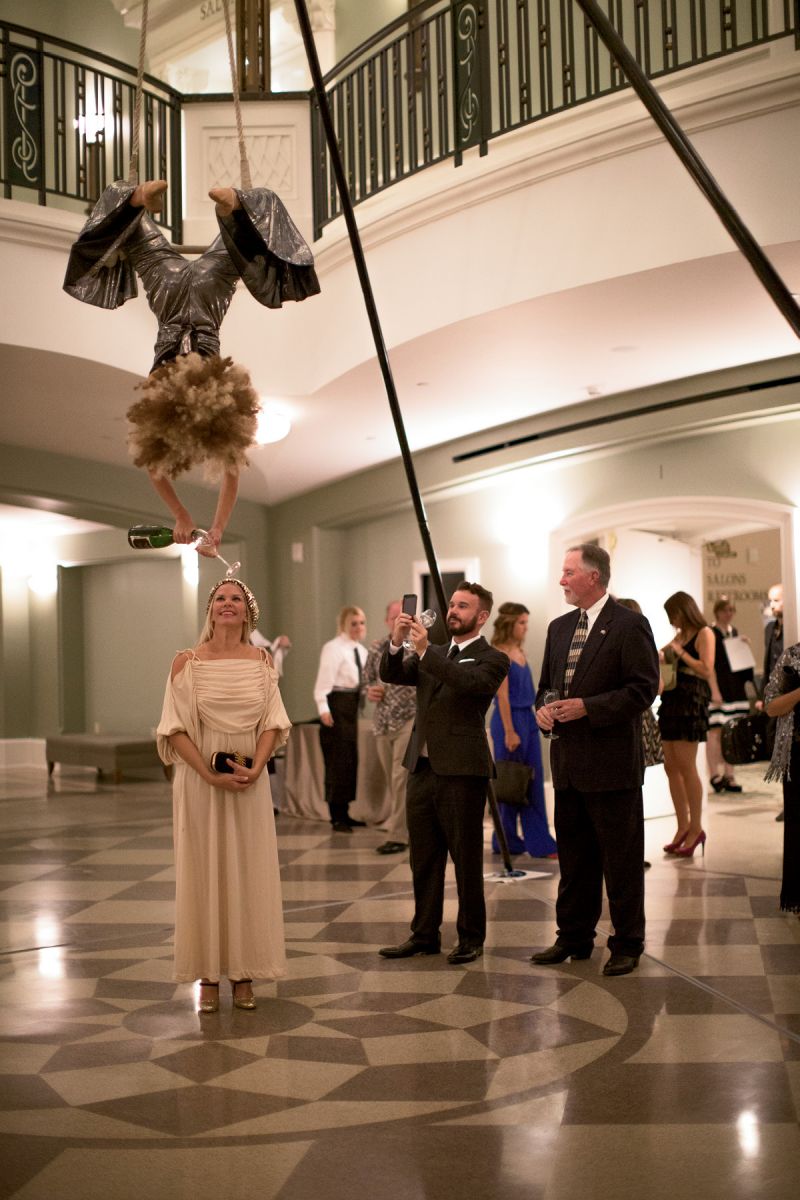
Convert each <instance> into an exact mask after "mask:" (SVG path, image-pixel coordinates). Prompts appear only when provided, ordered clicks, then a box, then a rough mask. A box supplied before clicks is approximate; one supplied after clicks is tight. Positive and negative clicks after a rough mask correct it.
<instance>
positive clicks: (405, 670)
mask: <svg viewBox="0 0 800 1200" xmlns="http://www.w3.org/2000/svg"><path fill="white" fill-rule="evenodd" d="M449 649H450V646H449V643H448V645H446V646H429V647H428V649H427V650H426V652H425V654H424V655H423V657H422V658H421V659H420V658H418V657H417V655H416V654H412V655H411V656H410V657H409V658H406V659H404V658H403V654H402V653H400V654H390V652H389V647H388V645H387V647H386V649H385V650H384V652H383V657H382V658H381V666H380V675H381V679H382V680H384V682H385V683H401V684H406V685H410V686H411V687H415V688H416V689H417V716H416V720H415V722H414V729H413V731H412V733H411V740H410V741H409V743H408V750H407V751H406V756H405V759H404V765H405V766H406V767H407V768H408V770H409V771H414V770H415V769H416V766H417V761H418V759H419V756H420V752H421V750H422V747H423V746H426V747H427V754H428V759H429V761H430V764H431V769H432V770H433V771H434V772H435V773H436V774H437V775H479V776H483V777H484V778H486V779H488V778H490V777H492V776H493V775H494V762H493V761H492V755H491V753H490V751H489V742H488V739H487V737H486V711H487V709H488V707H489V705H490V704H491V702H492V697H493V696H494V694H495V692H496V691H497V689H498V688H499V687H500V684H501V683H502V682H503V680H504V679H505V677H506V675H507V674H508V668H509V666H510V663H509V661H508V657H507V656H506V655H505V654H502V653H501V652H500V651H499V650H495V649H494V648H493V647H492V646H490V645H489V644H488V642H487V641H486V639H485V638H483V637H480V638H478V640H477V641H475V642H471V643H470V645H469V646H467V648H466V650H465V651H464V653H463V657H462V656H459V657H458V658H457V659H454V660H452V661H451V660H450V659H448V657H447V652H448V650H449Z"/></svg>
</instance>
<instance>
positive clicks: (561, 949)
mask: <svg viewBox="0 0 800 1200" xmlns="http://www.w3.org/2000/svg"><path fill="white" fill-rule="evenodd" d="M591 956H592V947H591V946H582V947H581V948H580V949H579V950H576V949H570V947H569V946H561V945H560V944H559V943H558V942H556V943H555V945H554V946H550V947H548V949H547V950H538V951H537V952H536V953H535V954H532V955H531V962H532V963H538V964H539V966H542V967H552V966H555V964H556V963H562V962H566V961H567V959H568V958H591Z"/></svg>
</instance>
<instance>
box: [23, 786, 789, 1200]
mask: <svg viewBox="0 0 800 1200" xmlns="http://www.w3.org/2000/svg"><path fill="white" fill-rule="evenodd" d="M743 781H744V782H745V784H746V790H745V793H744V794H743V795H742V796H741V797H733V796H723V797H712V798H710V799H709V801H708V805H707V814H706V828H707V830H708V834H709V841H708V846H707V853H706V855H705V857H704V858H701V857H695V858H694V859H693V860H691V861H686V860H681V861H676V860H675V859H672V858H667V857H666V856H664V855H663V854H662V853H661V849H660V848H661V844H662V843H663V842H665V841H667V840H668V839H669V837H670V836H671V834H672V832H673V825H672V822H671V821H667V820H657V821H651V822H648V826H647V841H648V858H649V859H650V860H651V861H652V863H653V867H652V870H650V871H649V872H648V879H647V885H648V891H647V913H648V941H647V953H646V955H645V956H644V957H643V959H642V961H641V965H640V968H639V970H638V972H637V973H636V974H634V975H631V976H627V977H624V978H621V979H605V978H604V977H603V976H602V974H601V966H602V962H603V960H604V958H605V952H604V951H601V949H600V947H599V946H598V949H597V950H596V951H595V953H594V955H593V956H592V958H591V959H590V960H588V961H586V962H579V963H571V964H570V963H567V964H564V965H562V966H560V967H558V968H546V967H534V966H532V965H531V963H530V962H529V960H528V959H529V954H530V952H531V949H532V948H535V947H542V946H545V945H549V944H550V942H551V941H552V940H553V933H554V899H555V894H556V889H557V884H558V871H557V865H556V864H554V863H551V862H546V861H533V860H530V859H525V860H521V859H518V860H516V864H515V865H518V866H521V867H526V868H527V869H528V870H529V871H530V872H531V874H530V875H528V876H527V877H526V878H524V879H520V880H514V881H513V882H512V881H508V880H503V879H499V878H494V877H493V873H495V872H497V871H498V867H499V863H498V860H497V859H496V858H494V857H493V856H492V855H491V854H490V853H489V852H488V835H489V830H488V828H487V831H486V832H487V854H486V871H487V876H488V878H487V899H488V909H489V917H490V926H489V937H488V942H487V948H486V954H485V956H484V957H483V958H482V959H481V960H479V961H478V962H476V963H474V964H471V965H470V966H468V967H466V968H465V967H453V966H449V965H448V964H447V962H446V959H445V956H444V955H442V956H439V957H428V958H415V959H410V960H403V961H400V962H389V961H386V960H384V959H381V958H380V957H379V956H378V955H377V953H376V951H377V949H378V947H379V946H382V945H386V944H387V943H392V942H396V941H401V940H403V939H404V937H405V936H406V933H407V929H408V921H409V918H410V915H411V898H410V896H411V892H410V873H409V868H408V861H407V856H406V855H396V856H389V857H383V856H378V855H376V854H375V848H376V847H377V846H378V845H379V844H381V843H382V842H383V841H385V835H384V834H381V833H379V832H378V831H375V830H370V829H367V830H358V831H356V833H355V834H353V835H352V836H351V837H345V836H343V835H333V834H331V833H330V832H329V830H328V827H327V826H325V825H319V824H314V823H310V822H303V821H299V820H292V819H289V818H286V817H280V818H279V819H278V831H279V845H280V858H281V874H282V881H283V895H284V901H285V912H286V921H287V938H288V948H289V973H288V976H287V977H286V978H285V979H284V980H281V981H280V982H278V983H260V984H258V985H257V987H256V993H257V996H258V999H259V1007H258V1009H257V1010H256V1011H255V1012H253V1013H248V1012H242V1011H239V1010H233V1009H232V1008H231V1005H230V995H229V992H228V991H227V989H226V988H225V987H224V985H223V989H222V999H221V1011H220V1012H219V1014H214V1015H205V1016H200V1015H198V1014H197V1013H196V1012H195V995H194V989H193V988H192V987H190V986H187V985H176V984H175V983H173V982H172V980H171V953H172V946H171V938H172V898H173V879H174V875H173V868H172V834H171V799H170V793H169V789H168V785H166V784H165V783H164V782H163V781H157V779H156V777H155V775H151V776H148V775H142V776H141V777H139V778H135V779H132V780H131V781H128V782H125V783H123V784H122V785H121V786H118V787H114V786H111V785H110V784H104V783H102V782H98V781H97V780H96V779H95V777H94V775H93V774H92V773H91V772H84V771H79V770H75V771H72V772H68V771H65V772H64V773H62V774H61V775H60V776H59V777H57V782H56V786H55V789H54V790H51V791H49V792H48V791H47V790H46V784H45V780H44V777H43V776H42V775H39V774H37V773H36V772H19V773H17V774H13V773H11V772H6V773H5V774H0V920H2V930H1V931H0V946H2V951H1V952H0V998H1V1000H2V1003H1V1004H0V1162H1V1163H2V1170H1V1171H0V1196H2V1197H12V1196H13V1197H15V1198H18V1200H44V1198H45V1197H46V1198H47V1200H53V1198H57V1200H100V1198H101V1197H102V1200H108V1198H109V1197H113V1198H114V1200H129V1198H130V1200H133V1198H134V1197H136V1198H137V1200H140V1198H146V1200H147V1198H152V1197H157V1198H160V1197H162V1196H163V1197H182V1196H191V1197H193V1200H205V1198H206V1197H212V1196H213V1197H214V1198H215V1200H216V1198H217V1197H218V1196H220V1195H225V1194H233V1195H236V1196H238V1195H248V1194H251V1195H253V1196H258V1197H259V1198H260V1200H261V1198H263V1200H289V1197H291V1198H292V1200H306V1198H307V1197H308V1198H311V1197H313V1198H314V1200H345V1198H346V1200H352V1197H353V1196H360V1197H373V1196H378V1197H381V1198H384V1197H385V1198H387V1200H412V1198H414V1200H416V1198H418V1197H419V1198H422V1197H424V1198H425V1200H440V1198H444V1197H448V1198H449V1197H452V1196H454V1195H456V1196H457V1195H459V1194H460V1195H463V1196H465V1197H469V1198H470V1200H490V1198H491V1200H494V1198H496V1197H499V1196H502V1195H505V1194H514V1195H517V1196H521V1197H524V1198H525V1200H539V1198H542V1200H575V1198H577V1197H584V1196H586V1197H591V1200H641V1198H642V1197H647V1200H662V1198H663V1200H667V1198H668V1200H680V1198H681V1197H693V1198H694V1197H699V1198H701V1200H716V1198H717V1197H719V1198H720V1200H722V1198H723V1197H724V1198H725V1200H740V1198H743V1197H748V1198H750V1197H752V1198H753V1200H755V1198H756V1197H758V1198H759V1200H789V1197H792V1200H794V1197H796V1196H797V1194H798V1179H800V1129H799V1128H798V1115H799V1114H800V921H798V920H797V918H796V917H788V916H785V915H782V914H781V913H780V912H779V910H778V904H777V896H778V891H779V873H780V852H781V828H782V827H781V826H780V825H779V824H776V823H775V820H774V817H775V813H776V811H777V809H778V800H777V796H776V793H775V790H774V789H770V788H768V787H766V785H764V784H762V783H761V782H760V779H759V771H758V769H757V768H752V769H750V770H748V771H746V772H744V779H743ZM453 890H454V889H453V887H452V884H451V886H450V887H449V889H448V896H449V899H448V901H447V905H446V911H445V923H446V928H445V940H446V942H447V941H448V940H449V941H450V942H452V941H453V940H454V930H453V922H454V917H455V905H454V899H453Z"/></svg>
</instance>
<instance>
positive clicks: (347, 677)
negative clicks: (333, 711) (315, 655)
mask: <svg viewBox="0 0 800 1200" xmlns="http://www.w3.org/2000/svg"><path fill="white" fill-rule="evenodd" d="M354 652H355V653H354ZM356 654H358V657H359V659H360V660H361V670H362V672H363V670H364V667H365V666H366V665H367V648H366V646H362V644H361V642H354V641H353V639H352V638H351V637H349V636H348V635H347V634H346V633H340V634H339V636H338V637H335V638H332V639H331V641H329V642H326V643H325V645H324V646H323V647H322V652H321V654H320V656H319V670H318V671H317V682H316V683H315V684H314V703H315V704H316V706H317V712H318V713H319V715H320V716H322V715H323V714H324V713H327V712H330V709H329V707H328V693H329V692H332V691H334V689H337V690H338V689H341V690H343V691H351V692H354V691H356V690H357V689H358V685H359V683H360V682H361V681H360V679H359V676H358V667H357V666H356V658H355V656H356Z"/></svg>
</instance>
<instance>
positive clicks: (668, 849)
mask: <svg viewBox="0 0 800 1200" xmlns="http://www.w3.org/2000/svg"><path fill="white" fill-rule="evenodd" d="M685 840H686V834H685V833H684V834H683V836H682V837H679V838H678V839H677V840H676V841H674V842H668V843H667V845H666V846H665V847H664V853H665V854H674V853H675V851H676V850H677V849H678V847H679V846H682V845H683V843H684V842H685Z"/></svg>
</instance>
